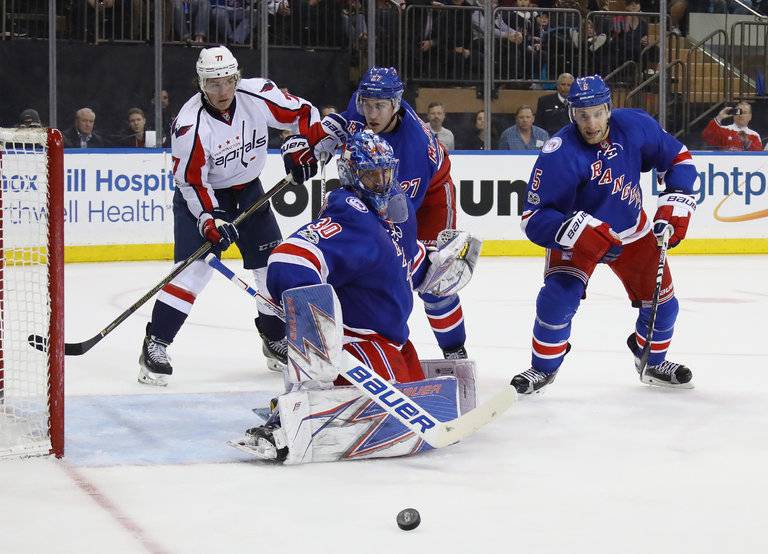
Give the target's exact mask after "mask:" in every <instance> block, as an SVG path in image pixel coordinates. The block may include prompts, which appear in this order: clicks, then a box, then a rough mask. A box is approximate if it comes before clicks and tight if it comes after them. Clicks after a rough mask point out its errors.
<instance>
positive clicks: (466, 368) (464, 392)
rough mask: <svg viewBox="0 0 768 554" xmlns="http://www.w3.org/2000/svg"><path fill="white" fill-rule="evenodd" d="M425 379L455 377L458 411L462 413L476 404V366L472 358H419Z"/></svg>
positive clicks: (473, 407)
mask: <svg viewBox="0 0 768 554" xmlns="http://www.w3.org/2000/svg"><path fill="white" fill-rule="evenodd" d="M421 367H422V369H423V370H424V375H425V376H426V378H427V379H432V378H436V377H455V378H456V382H457V384H458V388H459V390H458V393H459V411H460V412H461V414H462V415H464V414H466V413H467V412H468V411H470V410H474V409H475V406H477V389H476V387H475V382H476V380H477V367H476V366H475V361H474V360H421Z"/></svg>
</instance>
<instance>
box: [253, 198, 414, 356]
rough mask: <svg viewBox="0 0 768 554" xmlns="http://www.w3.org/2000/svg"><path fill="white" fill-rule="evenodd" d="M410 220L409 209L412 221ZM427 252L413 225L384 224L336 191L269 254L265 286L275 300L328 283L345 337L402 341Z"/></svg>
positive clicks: (358, 203)
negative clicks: (285, 293) (297, 289)
mask: <svg viewBox="0 0 768 554" xmlns="http://www.w3.org/2000/svg"><path fill="white" fill-rule="evenodd" d="M414 217H415V216H414V213H413V209H412V206H409V220H411V219H414ZM425 254H426V251H425V248H424V246H423V245H422V244H421V243H420V242H417V240H416V236H415V228H414V227H413V226H409V225H396V224H392V223H391V222H388V221H384V220H382V219H381V218H380V217H379V216H378V215H376V214H375V213H373V212H371V211H370V210H369V209H368V207H367V206H366V205H365V204H364V203H363V202H362V201H361V200H360V199H359V198H358V197H357V196H355V195H354V194H353V193H352V192H350V191H348V190H346V189H343V188H342V189H337V190H335V191H333V192H332V193H331V194H330V195H329V197H328V204H327V207H326V209H325V210H324V211H323V212H322V213H321V214H320V215H319V216H318V219H316V220H314V221H312V222H311V223H309V224H307V225H305V226H304V227H301V228H300V229H299V230H298V231H296V232H295V233H293V234H292V235H291V236H290V237H288V238H287V239H286V240H285V241H284V242H283V243H281V244H280V245H279V246H278V247H277V248H275V250H274V251H273V252H272V255H271V256H270V257H269V264H268V266H267V288H268V290H269V294H270V295H271V296H272V298H273V299H275V300H276V301H278V302H279V301H281V299H282V294H283V291H285V290H287V289H290V288H293V287H300V286H306V285H314V284H318V283H329V284H330V285H331V286H333V288H334V290H335V291H336V295H337V296H338V297H339V303H340V304H341V309H342V314H343V319H344V330H345V334H347V335H351V336H362V337H364V338H365V337H370V338H373V337H371V335H379V336H381V337H383V338H384V339H386V340H387V341H389V342H391V343H394V344H395V345H397V346H400V345H402V344H404V343H405V342H406V341H407V340H408V324H407V323H408V316H410V314H411V310H412V308H413V292H412V282H413V283H414V284H418V283H419V282H420V280H421V279H423V275H424V272H425V268H426V266H427V265H428V262H427V263H424V260H425Z"/></svg>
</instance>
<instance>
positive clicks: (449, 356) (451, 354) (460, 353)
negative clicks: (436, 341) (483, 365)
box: [443, 344, 467, 360]
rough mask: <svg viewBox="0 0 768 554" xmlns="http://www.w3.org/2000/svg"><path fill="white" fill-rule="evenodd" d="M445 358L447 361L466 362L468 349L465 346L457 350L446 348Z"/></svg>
mask: <svg viewBox="0 0 768 554" xmlns="http://www.w3.org/2000/svg"><path fill="white" fill-rule="evenodd" d="M443 358H445V359H446V360H466V359H467V349H466V348H464V345H463V344H462V345H461V346H458V347H456V348H446V349H445V350H443Z"/></svg>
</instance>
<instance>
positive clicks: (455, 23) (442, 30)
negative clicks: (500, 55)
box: [419, 0, 477, 79]
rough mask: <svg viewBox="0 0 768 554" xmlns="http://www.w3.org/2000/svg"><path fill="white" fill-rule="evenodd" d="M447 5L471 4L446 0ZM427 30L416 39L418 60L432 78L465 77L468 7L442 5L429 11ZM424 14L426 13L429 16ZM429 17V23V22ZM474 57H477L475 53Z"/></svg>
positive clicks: (469, 28) (469, 35)
mask: <svg viewBox="0 0 768 554" xmlns="http://www.w3.org/2000/svg"><path fill="white" fill-rule="evenodd" d="M446 6H448V7H471V6H472V5H471V4H469V3H468V2H466V1H465V0H450V2H446ZM429 16H431V19H428V20H427V24H426V28H427V29H428V32H426V34H425V39H424V40H422V41H421V42H420V43H419V49H420V50H421V52H422V60H421V63H422V64H424V65H425V66H426V67H427V68H429V76H430V77H435V78H442V79H444V78H448V79H466V78H468V77H470V76H471V74H472V10H459V9H442V10H435V12H434V13H432V14H429ZM429 16H428V17H429ZM429 21H431V25H430V23H429ZM475 60H477V57H476V56H475Z"/></svg>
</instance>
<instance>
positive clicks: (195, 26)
mask: <svg viewBox="0 0 768 554" xmlns="http://www.w3.org/2000/svg"><path fill="white" fill-rule="evenodd" d="M171 8H172V9H173V28H174V31H175V32H176V36H177V37H178V38H179V40H183V41H190V40H192V41H193V42H198V43H199V42H205V38H206V37H207V36H208V25H209V21H210V17H211V3H210V0H171ZM193 35H194V39H193V38H192V37H193Z"/></svg>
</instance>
